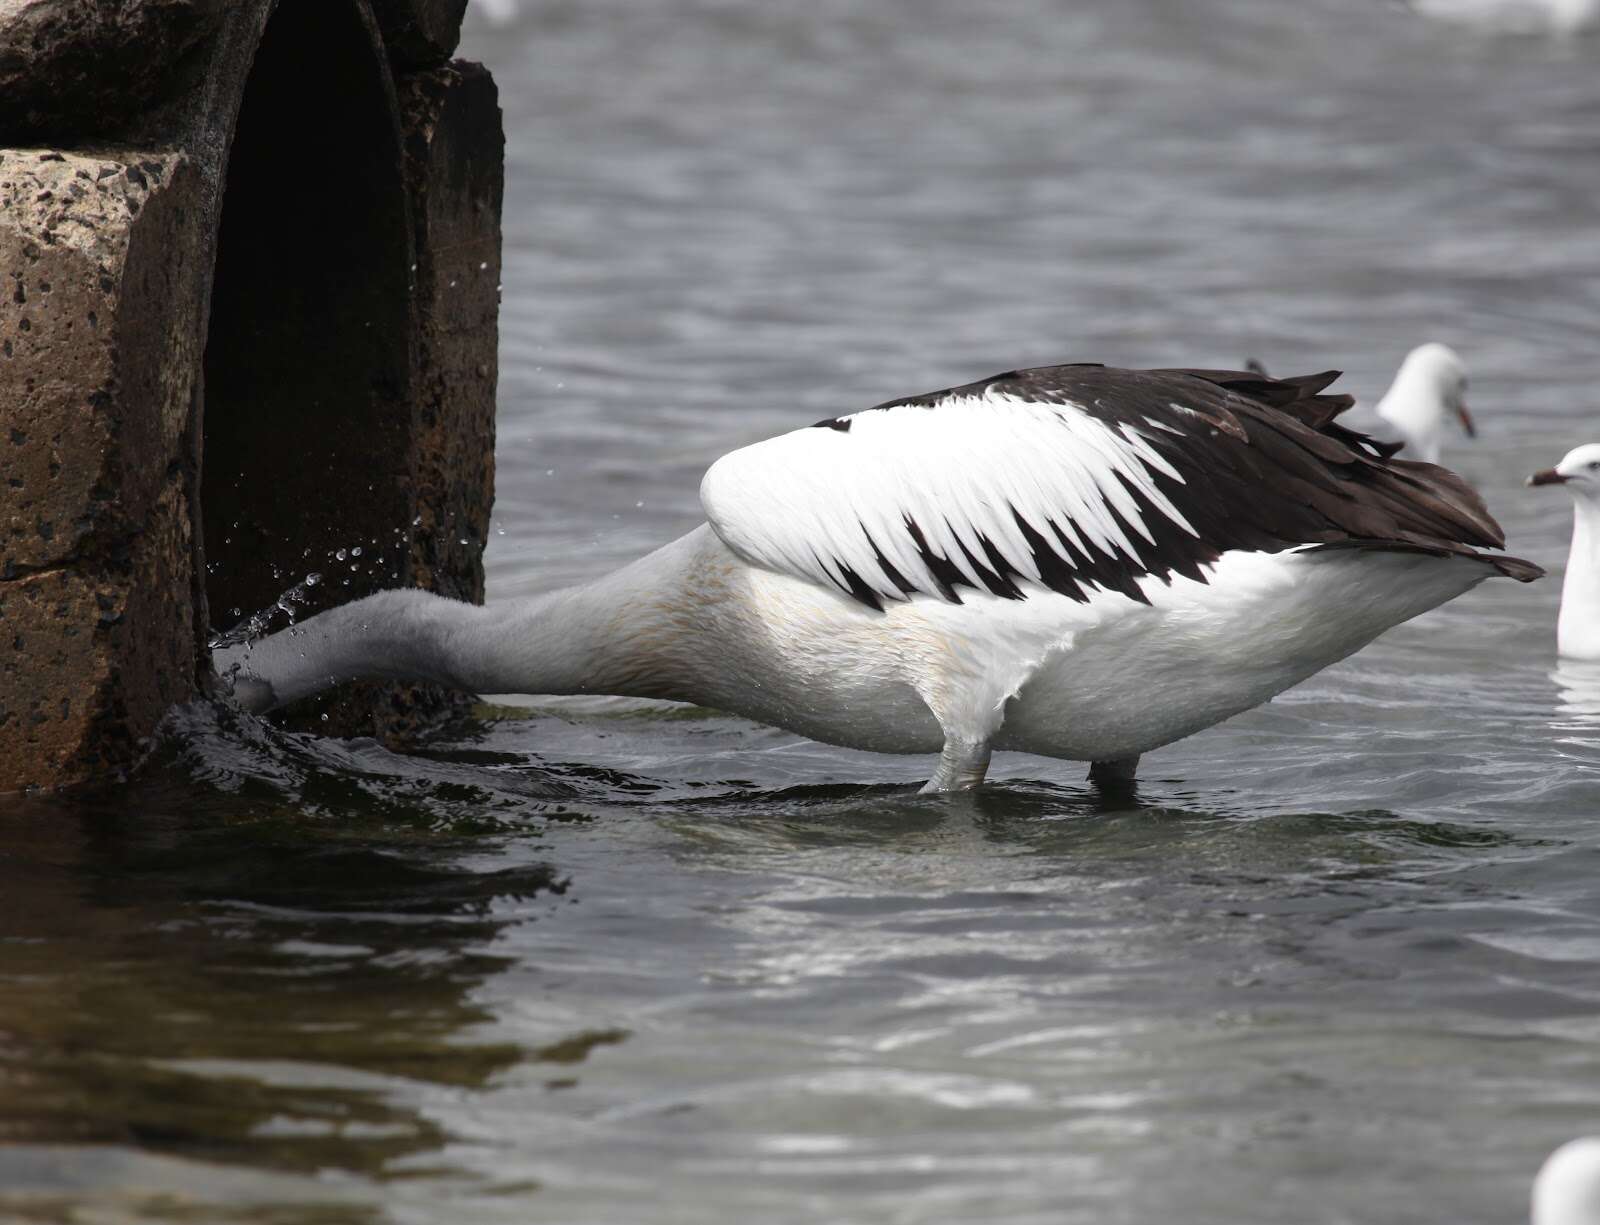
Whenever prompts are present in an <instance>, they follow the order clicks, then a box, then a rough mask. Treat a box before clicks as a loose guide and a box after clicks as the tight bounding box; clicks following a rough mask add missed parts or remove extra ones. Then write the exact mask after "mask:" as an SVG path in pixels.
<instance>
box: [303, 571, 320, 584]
mask: <svg viewBox="0 0 1600 1225" xmlns="http://www.w3.org/2000/svg"><path fill="white" fill-rule="evenodd" d="M321 581H322V575H320V574H318V573H317V572H316V571H315V570H313V571H312V572H311V573H310V574H308V575H306V586H307V587H315V586H316V585H317V584H318V583H320V582H321Z"/></svg>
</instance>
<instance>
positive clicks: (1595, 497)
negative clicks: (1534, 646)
mask: <svg viewBox="0 0 1600 1225" xmlns="http://www.w3.org/2000/svg"><path fill="white" fill-rule="evenodd" d="M1528 484H1530V485H1564V486H1565V487H1566V489H1567V492H1569V493H1570V494H1572V504H1573V505H1572V550H1571V552H1569V553H1568V554H1567V573H1566V577H1565V578H1563V579H1562V580H1561V613H1560V615H1559V616H1558V617H1557V618H1556V650H1557V651H1559V652H1560V653H1561V654H1562V655H1563V656H1565V657H1566V658H1568V659H1595V660H1600V442H1590V443H1586V444H1584V445H1583V446H1581V447H1578V448H1576V449H1574V450H1571V451H1568V452H1567V454H1566V455H1565V456H1564V457H1563V458H1562V460H1561V462H1560V463H1559V464H1557V465H1556V466H1555V467H1554V468H1545V469H1544V470H1542V471H1540V472H1535V473H1534V474H1533V475H1532V476H1530V477H1529V478H1528Z"/></svg>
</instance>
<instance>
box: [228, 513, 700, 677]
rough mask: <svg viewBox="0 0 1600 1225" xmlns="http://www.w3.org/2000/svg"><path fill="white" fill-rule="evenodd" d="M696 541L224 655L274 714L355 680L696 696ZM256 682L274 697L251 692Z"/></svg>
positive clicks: (420, 597) (349, 612) (308, 629)
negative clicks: (604, 569)
mask: <svg viewBox="0 0 1600 1225" xmlns="http://www.w3.org/2000/svg"><path fill="white" fill-rule="evenodd" d="M708 530H709V529H706V528H701V529H699V530H698V531H695V532H691V533H689V535H687V536H684V537H682V538H680V539H678V540H675V541H673V542H672V543H671V544H669V545H667V546H665V547H664V548H661V549H658V550H656V551H655V552H654V553H651V554H650V555H649V556H647V557H643V558H640V559H639V560H638V561H636V562H634V563H632V564H631V565H628V566H624V567H623V568H622V569H621V570H618V571H616V572H614V573H612V574H608V575H606V576H605V577H604V578H601V579H598V580H596V581H595V582H592V583H586V584H583V585H581V586H577V587H568V588H565V589H563V590H560V591H553V592H549V593H547V594H545V595H538V596H532V597H529V598H527V599H522V600H509V601H506V602H504V603H501V604H496V605H493V606H489V607H480V606H478V605H474V604H463V603H461V602H459V601H456V600H447V599H443V598H441V597H439V596H435V595H430V594H428V593H427V592H422V591H415V590H407V591H383V592H379V593H378V594H376V595H372V596H368V597H366V598H365V599H361V600H355V601H352V602H351V603H349V604H345V605H342V606H341V607H339V608H334V609H330V610H329V611H327V612H325V613H319V614H318V615H317V616H315V617H312V618H310V619H309V620H307V621H306V622H304V623H303V624H302V625H299V626H296V627H294V628H293V629H291V630H284V631H282V632H280V633H277V634H273V635H271V636H270V637H268V638H264V639H261V640H260V641H258V642H255V643H251V644H249V645H247V646H242V647H233V648H227V649H224V650H220V651H218V652H216V654H215V662H216V665H217V669H218V671H219V672H221V673H223V674H224V675H226V674H227V673H228V672H229V671H230V670H232V669H233V667H234V666H235V665H238V667H239V668H240V669H241V672H242V675H243V677H244V678H245V683H244V684H242V685H240V686H238V687H237V689H236V691H237V692H238V693H239V694H240V696H241V700H242V701H244V702H245V703H246V704H247V705H251V706H253V707H256V708H260V709H266V708H269V707H272V706H281V705H284V704H286V703H289V702H292V701H295V700H297V699H299V698H302V697H306V696H308V695H310V694H312V693H315V692H317V691H319V690H321V689H325V688H327V687H328V686H329V685H332V684H337V683H339V682H341V681H348V680H409V681H432V682H435V683H437V684H442V685H448V686H450V687H452V688H456V689H464V690H467V691H469V692H473V693H549V694H576V693H608V694H621V695H626V696H635V697H664V698H671V697H680V696H682V697H687V696H692V695H689V694H688V693H687V692H686V689H687V687H688V685H689V684H690V683H691V682H690V681H689V680H687V679H686V678H687V677H692V676H693V675H694V673H695V670H696V666H697V665H698V664H700V663H701V662H703V661H702V656H703V655H704V654H705V652H704V651H703V650H702V649H701V646H700V643H701V639H702V637H703V635H702V634H701V632H700V628H699V627H700V626H701V624H702V623H703V618H702V616H701V613H702V609H703V606H704V601H705V600H706V599H707V598H708V592H714V590H715V583H714V582H712V583H710V584H709V586H708V585H707V584H706V583H703V582H701V581H700V579H699V577H697V576H698V569H697V562H698V561H699V560H700V557H701V552H702V547H703V538H704V535H705V533H706V532H707V531H708ZM250 678H257V680H258V681H259V682H264V684H265V685H266V686H269V687H270V688H269V689H268V690H267V691H266V692H264V693H258V694H254V695H252V694H251V693H250Z"/></svg>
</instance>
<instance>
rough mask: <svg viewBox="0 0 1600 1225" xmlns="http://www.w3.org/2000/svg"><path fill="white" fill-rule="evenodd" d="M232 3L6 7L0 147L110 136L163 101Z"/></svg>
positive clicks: (134, 1)
mask: <svg viewBox="0 0 1600 1225" xmlns="http://www.w3.org/2000/svg"><path fill="white" fill-rule="evenodd" d="M229 7H232V6H231V5H230V3H229V0H116V3H109V4H108V3H106V2H105V0H0V98H3V99H4V100H5V104H4V106H3V107H0V144H21V143H23V142H25V141H42V140H53V141H63V142H71V141H74V140H77V139H79V138H82V137H85V136H99V137H102V138H104V137H106V136H109V135H112V134H113V131H115V130H120V129H118V128H117V125H119V124H120V123H122V122H123V121H125V120H127V119H128V118H129V117H131V116H133V115H136V114H138V112H140V111H141V110H143V109H145V108H147V107H149V106H152V105H154V104H155V103H157V102H159V101H161V100H162V99H163V98H164V97H165V96H166V95H167V94H168V93H169V92H170V91H171V90H172V88H173V87H174V85H175V84H176V82H177V79H178V77H179V76H180V73H179V72H178V69H179V67H180V66H181V65H182V63H183V60H184V57H185V56H187V55H188V54H189V53H190V52H192V51H193V50H194V49H195V48H196V47H197V46H198V45H199V44H200V43H201V42H202V41H203V40H204V39H206V38H207V37H208V36H209V35H210V34H212V33H214V32H215V30H216V28H217V24H218V22H219V20H220V18H221V16H222V14H223V13H224V12H225V11H226V10H227V9H228V8H229Z"/></svg>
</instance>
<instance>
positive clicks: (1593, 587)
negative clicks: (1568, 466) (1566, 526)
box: [1556, 497, 1600, 659]
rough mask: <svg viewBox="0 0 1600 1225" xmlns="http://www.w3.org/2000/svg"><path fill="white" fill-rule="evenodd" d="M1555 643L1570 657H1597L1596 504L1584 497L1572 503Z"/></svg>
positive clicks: (1599, 514) (1599, 568) (1599, 555)
mask: <svg viewBox="0 0 1600 1225" xmlns="http://www.w3.org/2000/svg"><path fill="white" fill-rule="evenodd" d="M1556 644H1557V646H1558V647H1559V649H1560V651H1561V654H1562V655H1565V656H1567V657H1568V658H1570V659H1600V504H1597V503H1596V502H1594V501H1592V500H1590V499H1589V498H1585V497H1578V498H1576V499H1574V504H1573V510H1572V551H1571V552H1570V553H1568V554H1567V574H1566V578H1564V579H1563V580H1562V584H1561V615H1560V617H1559V618H1558V620H1557V622H1556Z"/></svg>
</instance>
